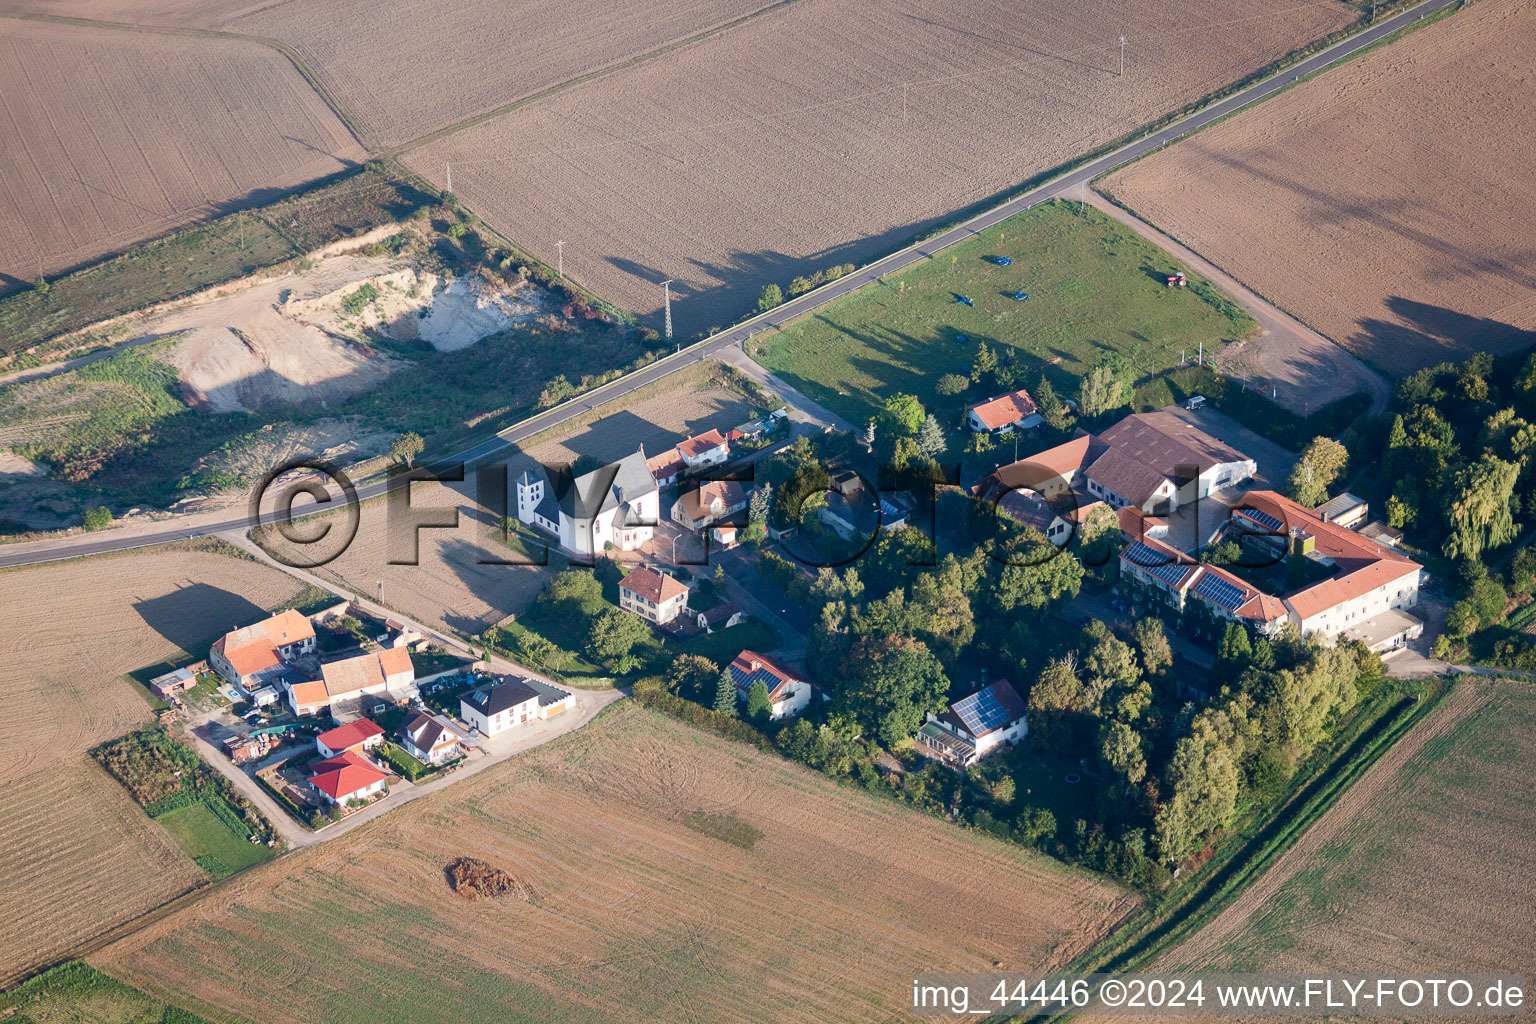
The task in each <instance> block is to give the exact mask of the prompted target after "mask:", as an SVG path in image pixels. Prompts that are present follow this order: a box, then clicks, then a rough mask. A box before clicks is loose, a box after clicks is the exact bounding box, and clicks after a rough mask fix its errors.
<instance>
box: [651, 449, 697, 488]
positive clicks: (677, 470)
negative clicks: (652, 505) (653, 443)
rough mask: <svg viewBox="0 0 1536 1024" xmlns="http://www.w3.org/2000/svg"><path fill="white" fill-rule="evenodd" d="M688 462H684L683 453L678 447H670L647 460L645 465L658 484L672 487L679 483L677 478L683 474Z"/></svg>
mask: <svg viewBox="0 0 1536 1024" xmlns="http://www.w3.org/2000/svg"><path fill="white" fill-rule="evenodd" d="M686 465H687V464H686V463H684V462H683V457H682V455H680V454H678V451H677V449H676V448H668V449H667V450H666V451H664V452H662V453H661V454H660V455H653V456H651V457H650V458H648V459H646V460H645V466H646V468H647V469H649V470H650V471H651V475H652V476H653V477H655V478H656V486H658V487H671V486H672V485H673V484H675V483H677V478H678V477H679V476H680V475H681V474H682V472H683V469H684V467H685V466H686Z"/></svg>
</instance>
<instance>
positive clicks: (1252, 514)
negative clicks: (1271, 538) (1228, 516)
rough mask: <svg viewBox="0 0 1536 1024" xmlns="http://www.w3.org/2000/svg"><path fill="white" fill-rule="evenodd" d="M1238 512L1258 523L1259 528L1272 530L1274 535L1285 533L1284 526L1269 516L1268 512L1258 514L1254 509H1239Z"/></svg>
mask: <svg viewBox="0 0 1536 1024" xmlns="http://www.w3.org/2000/svg"><path fill="white" fill-rule="evenodd" d="M1238 511H1239V512H1241V513H1242V514H1243V515H1245V516H1247V517H1248V518H1249V519H1252V520H1253V521H1254V522H1256V523H1258V524H1259V525H1260V526H1263V527H1267V528H1268V529H1271V530H1274V531H1275V532H1276V533H1284V532H1285V524H1284V523H1282V522H1281V521H1280V520H1278V519H1276V518H1275V517H1274V516H1272V515H1270V514H1269V513H1268V512H1260V511H1259V510H1258V509H1256V508H1240V509H1238Z"/></svg>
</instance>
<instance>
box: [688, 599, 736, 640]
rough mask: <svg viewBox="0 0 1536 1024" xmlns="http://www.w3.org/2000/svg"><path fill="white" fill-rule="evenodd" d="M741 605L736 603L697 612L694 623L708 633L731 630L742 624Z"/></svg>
mask: <svg viewBox="0 0 1536 1024" xmlns="http://www.w3.org/2000/svg"><path fill="white" fill-rule="evenodd" d="M741 617H742V616H741V605H739V604H737V603H736V602H735V601H727V602H725V603H724V604H717V605H715V606H714V607H713V608H711V609H709V610H708V611H702V612H695V613H694V622H695V623H696V624H697V625H698V627H699V628H700V629H702V630H703V631H704V632H706V633H713V632H714V631H715V630H717V629H730V628H731V627H732V626H734V625H736V624H737V623H739V622H741Z"/></svg>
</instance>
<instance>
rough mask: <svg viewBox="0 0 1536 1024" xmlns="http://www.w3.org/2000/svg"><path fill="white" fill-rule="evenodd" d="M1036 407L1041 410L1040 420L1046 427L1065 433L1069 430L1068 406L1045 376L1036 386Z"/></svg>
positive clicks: (1043, 375)
mask: <svg viewBox="0 0 1536 1024" xmlns="http://www.w3.org/2000/svg"><path fill="white" fill-rule="evenodd" d="M1034 397H1035V406H1036V408H1038V409H1039V410H1040V418H1041V419H1043V420H1044V421H1045V425H1046V426H1048V427H1050V428H1051V429H1052V430H1056V431H1065V430H1066V429H1067V404H1066V403H1065V402H1063V401H1062V400H1061V398H1060V396H1058V395H1057V394H1056V389H1055V388H1054V387H1052V386H1051V382H1050V381H1049V380H1047V379H1046V377H1045V374H1043V373H1042V374H1041V375H1040V381H1039V383H1038V384H1036V385H1035V396H1034Z"/></svg>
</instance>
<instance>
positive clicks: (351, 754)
mask: <svg viewBox="0 0 1536 1024" xmlns="http://www.w3.org/2000/svg"><path fill="white" fill-rule="evenodd" d="M388 784H389V776H388V775H385V774H384V773H383V772H381V771H379V770H378V769H377V768H375V767H374V766H373V765H371V764H369V763H368V762H367V761H365V760H364V759H363V758H362V757H361V756H360V755H359V754H358V753H357V752H356V751H355V750H348V751H344V752H343V753H341V754H339V755H337V756H336V757H331V758H327V759H326V760H324V761H321V762H319V763H317V764H315V765H312V766H311V767H310V770H309V785H310V787H311V788H313V789H314V791H315V792H316V793H318V794H319V795H320V798H321V799H322V800H324V801H325V802H326V803H332V804H344V803H346V802H347V801H349V800H367V799H368V798H369V797H371V796H374V795H376V794H378V793H381V792H383V791H384V790H385V789H386V788H387V786H388Z"/></svg>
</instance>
